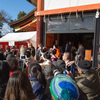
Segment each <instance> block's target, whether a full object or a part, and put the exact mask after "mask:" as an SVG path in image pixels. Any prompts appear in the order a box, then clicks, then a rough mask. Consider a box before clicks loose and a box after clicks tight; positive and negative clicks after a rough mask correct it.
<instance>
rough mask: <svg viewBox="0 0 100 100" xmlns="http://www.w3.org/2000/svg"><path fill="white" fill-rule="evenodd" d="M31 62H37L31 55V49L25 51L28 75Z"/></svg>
mask: <svg viewBox="0 0 100 100" xmlns="http://www.w3.org/2000/svg"><path fill="white" fill-rule="evenodd" d="M31 63H37V61H36V60H34V59H33V57H32V56H31V52H30V51H26V52H25V61H24V64H25V65H24V67H25V68H24V69H25V70H26V72H25V73H26V75H27V76H28V67H29V66H30V64H31Z"/></svg>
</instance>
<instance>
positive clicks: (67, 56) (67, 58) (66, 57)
mask: <svg viewBox="0 0 100 100" xmlns="http://www.w3.org/2000/svg"><path fill="white" fill-rule="evenodd" d="M63 60H64V61H65V63H66V65H67V63H68V62H70V53H69V52H64V54H63ZM65 69H66V70H67V71H71V72H72V74H73V76H74V77H75V67H74V64H72V65H71V66H66V67H65ZM64 73H66V71H64Z"/></svg>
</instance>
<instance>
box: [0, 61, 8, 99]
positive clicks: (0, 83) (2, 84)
mask: <svg viewBox="0 0 100 100" xmlns="http://www.w3.org/2000/svg"><path fill="white" fill-rule="evenodd" d="M8 79H9V65H8V63H7V62H4V61H0V100H3V97H4V94H5V90H6V85H7V82H8Z"/></svg>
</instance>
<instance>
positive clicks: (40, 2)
mask: <svg viewBox="0 0 100 100" xmlns="http://www.w3.org/2000/svg"><path fill="white" fill-rule="evenodd" d="M43 1H44V0H38V1H37V12H38V11H41V10H43V6H44V5H43V4H44V2H43ZM42 39H43V18H42V16H37V39H36V42H37V44H36V47H37V46H38V44H39V43H42V41H43V40H42Z"/></svg>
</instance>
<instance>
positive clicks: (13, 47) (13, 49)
mask: <svg viewBox="0 0 100 100" xmlns="http://www.w3.org/2000/svg"><path fill="white" fill-rule="evenodd" d="M15 50H16V47H15V46H12V47H11V54H13V55H14V51H15Z"/></svg>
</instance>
